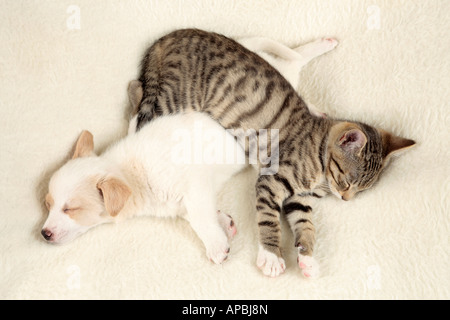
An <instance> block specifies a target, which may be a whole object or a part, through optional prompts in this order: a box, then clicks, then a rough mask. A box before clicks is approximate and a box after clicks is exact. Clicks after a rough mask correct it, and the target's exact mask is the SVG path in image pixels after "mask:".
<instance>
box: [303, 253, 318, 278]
mask: <svg viewBox="0 0 450 320" xmlns="http://www.w3.org/2000/svg"><path fill="white" fill-rule="evenodd" d="M297 263H298V266H299V267H300V269H301V271H302V274H303V276H305V277H306V278H309V279H315V278H318V277H319V275H320V271H319V264H318V263H317V261H316V259H314V258H313V257H311V256H304V255H302V254H300V253H299V254H298V257H297Z"/></svg>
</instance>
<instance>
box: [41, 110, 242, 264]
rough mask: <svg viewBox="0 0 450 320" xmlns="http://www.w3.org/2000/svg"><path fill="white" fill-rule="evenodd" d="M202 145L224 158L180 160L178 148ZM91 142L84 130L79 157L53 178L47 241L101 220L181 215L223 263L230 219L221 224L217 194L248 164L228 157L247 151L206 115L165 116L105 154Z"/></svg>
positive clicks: (64, 237) (64, 238)
mask: <svg viewBox="0 0 450 320" xmlns="http://www.w3.org/2000/svg"><path fill="white" fill-rule="evenodd" d="M200 129H201V131H199V130H200ZM198 146H201V147H203V149H202V150H204V152H205V157H206V153H208V156H211V150H212V149H214V150H215V151H216V153H217V155H219V156H220V155H223V157H222V158H220V157H216V158H214V159H213V160H217V161H211V159H210V161H208V164H206V163H202V162H201V161H200V162H198V161H197V163H195V162H193V161H194V160H195V159H194V158H193V157H189V156H186V155H185V157H184V158H183V157H181V160H182V161H175V160H176V159H178V160H179V159H180V152H182V151H184V152H186V153H187V154H188V155H189V154H191V155H192V154H193V152H194V151H195V150H196V149H195V148H198ZM93 147H94V143H93V137H92V135H91V134H90V133H89V132H87V131H84V132H83V133H82V134H81V135H80V137H79V139H78V141H77V144H76V148H75V152H74V157H73V159H71V160H69V161H68V162H67V163H66V164H65V165H64V166H63V167H61V168H60V169H59V170H58V171H57V172H56V173H55V174H54V175H53V177H52V178H51V180H50V184H49V193H48V195H47V197H46V203H47V207H48V208H49V217H48V219H47V221H46V222H45V224H44V227H43V230H45V231H43V232H47V233H46V235H47V237H46V238H48V241H50V242H53V243H64V242H68V241H70V240H72V239H74V238H75V237H77V236H78V235H80V234H82V233H84V232H86V231H87V230H89V229H90V228H92V227H94V226H96V225H99V224H102V223H108V222H113V221H120V220H123V219H126V218H130V217H133V216H140V215H153V216H159V217H175V216H181V217H184V218H186V219H187V220H189V222H190V223H191V226H192V228H193V229H194V230H195V231H196V233H197V234H198V236H199V237H200V239H201V240H202V241H203V243H204V244H205V247H206V250H207V255H208V257H209V258H210V259H211V260H213V261H214V262H216V263H220V262H222V261H223V260H224V259H225V258H226V256H227V253H228V251H229V246H228V237H227V232H229V231H230V230H227V226H230V224H231V225H232V223H231V221H230V219H228V220H227V219H225V221H226V222H225V223H224V222H223V221H224V219H223V217H222V218H221V217H220V215H221V214H222V215H224V214H223V213H219V214H218V213H217V211H218V210H217V207H216V203H215V199H216V195H217V192H218V191H219V190H220V189H221V188H222V185H223V183H224V182H225V181H226V180H228V179H229V178H230V177H231V176H232V175H234V174H235V173H237V172H238V171H240V170H241V169H242V168H243V167H244V166H245V164H244V163H243V162H240V163H236V162H237V161H235V160H234V159H233V160H232V161H229V162H228V163H227V158H226V157H225V155H230V154H235V155H236V156H237V158H236V159H245V157H244V154H243V150H242V149H241V148H239V147H237V144H236V143H235V141H234V138H233V137H232V136H231V135H229V134H228V133H227V132H226V131H225V130H223V128H222V127H221V126H220V125H219V124H218V123H216V122H215V121H213V120H212V119H210V118H209V117H208V116H206V115H204V114H200V113H191V114H185V115H174V116H167V117H162V118H159V119H155V121H152V122H151V123H149V124H148V125H146V126H145V127H144V128H142V129H141V130H140V131H139V132H138V133H136V134H133V135H129V136H127V137H126V138H124V139H123V140H121V141H119V142H117V143H116V144H114V145H113V146H111V147H110V148H109V149H108V150H107V151H106V152H105V153H104V154H102V155H101V156H97V155H95V154H94V153H93ZM197 150H198V149H197ZM177 157H178V158H177ZM203 159H204V158H203ZM228 159H229V158H228ZM201 160H202V159H201ZM220 160H222V161H220ZM174 161H175V162H174ZM211 162H212V163H211ZM220 221H222V224H221V223H220ZM231 232H232V233H233V231H231Z"/></svg>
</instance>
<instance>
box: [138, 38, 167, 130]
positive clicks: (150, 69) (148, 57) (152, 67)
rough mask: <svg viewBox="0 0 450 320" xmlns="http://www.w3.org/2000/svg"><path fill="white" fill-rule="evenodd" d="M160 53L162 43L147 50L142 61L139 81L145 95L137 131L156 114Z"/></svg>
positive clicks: (141, 104)
mask: <svg viewBox="0 0 450 320" xmlns="http://www.w3.org/2000/svg"><path fill="white" fill-rule="evenodd" d="M160 53H161V46H160V43H159V42H156V43H155V44H154V45H152V46H151V47H150V48H149V49H148V50H147V52H146V53H145V56H144V58H143V59H142V65H141V75H140V77H139V81H140V82H141V83H142V89H143V95H142V101H141V103H140V104H139V108H138V112H137V115H138V117H137V125H136V131H138V130H139V129H140V128H141V127H142V126H143V125H144V124H145V123H147V122H149V121H150V120H152V119H153V118H154V116H155V114H156V107H157V106H156V102H157V97H158V90H159V88H160V86H159V78H160V70H159V68H160V65H161V61H160V57H161V54H160Z"/></svg>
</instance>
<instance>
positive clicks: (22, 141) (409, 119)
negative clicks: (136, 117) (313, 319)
mask: <svg viewBox="0 0 450 320" xmlns="http://www.w3.org/2000/svg"><path fill="white" fill-rule="evenodd" d="M449 12H450V2H449V1H446V0H442V1H422V0H415V1H389V0H386V1H378V0H369V1H360V0H355V1H347V0H342V1H334V0H330V1H288V0H283V1H278V0H266V1H244V0H242V1H241V0H233V1H231V0H221V1H210V0H192V1H188V0H185V1H162V0H161V1H147V0H142V1H137V0H135V1H132V0H130V1H119V0H117V1H97V2H94V1H88V0H77V1H66V0H63V1H33V2H30V1H15V0H14V1H12V0H6V1H5V0H4V1H1V2H0V44H1V45H0V110H1V115H0V139H1V145H0V146H1V149H0V168H1V170H0V177H1V184H0V197H1V201H0V203H1V211H0V214H1V223H0V252H1V263H0V298H11V299H16V298H25V299H38V298H44V299H47V298H61V299H72V298H86V299H91V298H101V299H113V298H130V299H135V298H146V299H188V298H190V299H199V298H204V299H340V298H351V299H354V298H355V299H356V298H363V299H380V298H387V299H407V298H413V299H421V298H440V299H448V298H450V294H449V288H450V264H449V244H450V241H449V231H450V228H449V216H448V214H449V207H450V206H449V195H450V166H449V149H450V145H449V129H448V127H449V124H450V112H449V101H450V88H449V85H450V68H449V67H450V63H449V52H450V42H449V38H450V34H449V30H450V15H449ZM183 27H197V28H202V29H206V30H210V31H216V32H219V33H223V34H225V35H227V36H231V37H235V38H238V37H244V36H262V35H264V36H268V37H271V38H273V39H276V40H279V41H282V42H284V43H286V44H288V45H291V46H296V45H299V44H302V43H306V42H308V41H311V40H313V39H316V38H319V37H324V36H332V37H336V38H338V39H339V41H340V44H339V46H338V47H337V48H336V49H335V50H334V51H331V52H330V53H328V54H326V55H324V56H322V57H320V58H318V59H316V60H315V61H313V62H312V63H311V64H309V65H308V66H307V67H306V68H304V69H303V71H302V74H301V77H302V81H301V85H300V88H299V90H300V92H301V93H302V94H303V96H304V97H305V99H306V100H307V101H309V102H311V103H313V104H315V105H316V106H317V107H318V108H320V109H322V110H323V111H325V112H326V113H328V115H329V116H331V117H337V118H348V119H352V120H359V121H364V122H367V123H369V124H372V125H376V126H380V127H382V128H384V129H386V130H390V131H392V132H394V133H395V134H398V135H402V136H405V137H408V138H411V139H414V140H416V141H417V146H416V147H415V148H414V149H413V150H411V151H409V152H408V153H406V154H404V155H403V156H402V157H400V158H398V159H396V161H394V162H393V163H392V165H391V166H390V167H389V169H388V170H386V172H385V174H384V175H383V177H382V178H381V179H380V181H379V183H378V184H377V185H376V186H375V187H374V188H373V189H371V190H370V191H367V192H364V193H362V194H360V195H359V196H357V197H356V198H355V199H354V200H352V201H349V202H344V201H339V200H337V199H335V198H327V199H324V200H323V201H321V202H322V203H321V206H320V207H318V208H317V209H316V213H315V217H314V220H315V223H316V226H317V245H316V258H317V259H318V261H319V263H320V265H321V271H322V275H321V277H320V278H319V279H317V280H313V281H311V280H306V279H304V278H302V277H301V275H300V272H299V270H298V269H297V266H296V254H295V250H294V247H293V240H292V236H291V235H290V232H289V230H288V228H286V225H284V231H285V232H284V240H283V243H284V257H285V259H286V264H287V270H286V272H285V273H284V274H283V275H281V276H280V277H278V278H275V279H271V278H266V277H264V276H263V275H262V273H261V272H260V271H259V270H258V268H257V267H256V265H255V261H256V254H257V240H256V239H257V226H256V223H255V212H254V200H253V198H254V191H253V182H254V181H253V180H254V175H253V174H252V172H251V171H246V172H244V173H242V174H240V175H239V176H237V177H235V178H234V179H233V180H232V181H230V183H229V184H228V185H227V187H226V188H225V190H224V191H223V193H222V195H221V198H220V203H221V207H222V208H223V210H225V211H226V212H227V213H230V214H231V215H232V216H233V217H234V219H235V222H236V224H237V228H238V234H237V236H236V237H235V239H234V240H233V242H232V244H231V254H230V256H229V258H228V260H227V261H226V262H225V263H224V264H223V265H214V264H212V263H211V262H209V261H208V260H207V258H206V256H205V252H204V248H203V245H202V243H201V242H200V240H199V239H198V238H197V237H196V235H195V233H194V232H193V231H192V230H191V228H190V226H189V224H188V223H187V222H186V221H183V220H181V219H177V220H169V219H166V220H164V219H163V220H161V219H156V218H140V219H134V220H129V221H127V222H125V223H122V224H118V225H104V226H101V227H98V228H96V229H94V230H91V231H90V232H88V233H87V234H85V235H84V236H82V237H80V238H79V239H77V240H76V241H74V242H73V243H70V244H68V245H64V246H52V245H48V244H46V243H44V241H42V240H41V236H40V235H39V231H40V228H41V226H42V223H43V221H44V219H45V217H46V211H45V208H44V206H43V198H44V196H45V193H46V192H47V183H48V179H49V177H50V176H51V174H52V173H53V172H54V171H55V170H56V169H57V168H58V167H59V166H60V165H61V164H62V163H64V161H65V160H67V158H68V157H69V155H70V152H71V150H72V147H73V144H74V142H75V139H76V138H77V137H78V135H79V133H80V132H81V130H82V129H88V130H90V131H91V132H92V133H93V134H94V137H95V142H96V151H98V152H101V151H102V150H104V149H105V147H106V146H107V145H108V144H109V143H111V142H112V141H114V140H116V139H118V138H120V137H121V136H123V135H124V134H125V132H126V127H127V117H126V115H127V112H128V110H127V105H128V103H127V95H126V87H127V84H128V81H129V80H131V79H134V78H136V76H137V74H138V66H139V62H140V58H141V56H142V54H143V52H144V50H145V48H146V47H147V46H148V45H149V44H150V43H152V41H154V40H155V39H157V38H159V37H160V36H162V35H164V34H166V33H168V32H170V31H172V30H174V29H178V28H183Z"/></svg>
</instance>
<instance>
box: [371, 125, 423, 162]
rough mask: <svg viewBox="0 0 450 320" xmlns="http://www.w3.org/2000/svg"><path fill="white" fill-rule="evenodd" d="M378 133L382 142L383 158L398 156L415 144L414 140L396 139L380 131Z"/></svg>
mask: <svg viewBox="0 0 450 320" xmlns="http://www.w3.org/2000/svg"><path fill="white" fill-rule="evenodd" d="M379 131H380V134H381V140H382V142H383V158H390V157H391V156H397V155H400V154H401V153H403V152H405V151H406V150H408V149H409V148H411V147H413V146H414V145H415V144H416V142H415V141H414V140H411V139H405V138H401V137H397V136H395V135H393V134H391V133H389V132H387V131H384V130H381V129H380V130H379Z"/></svg>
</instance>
